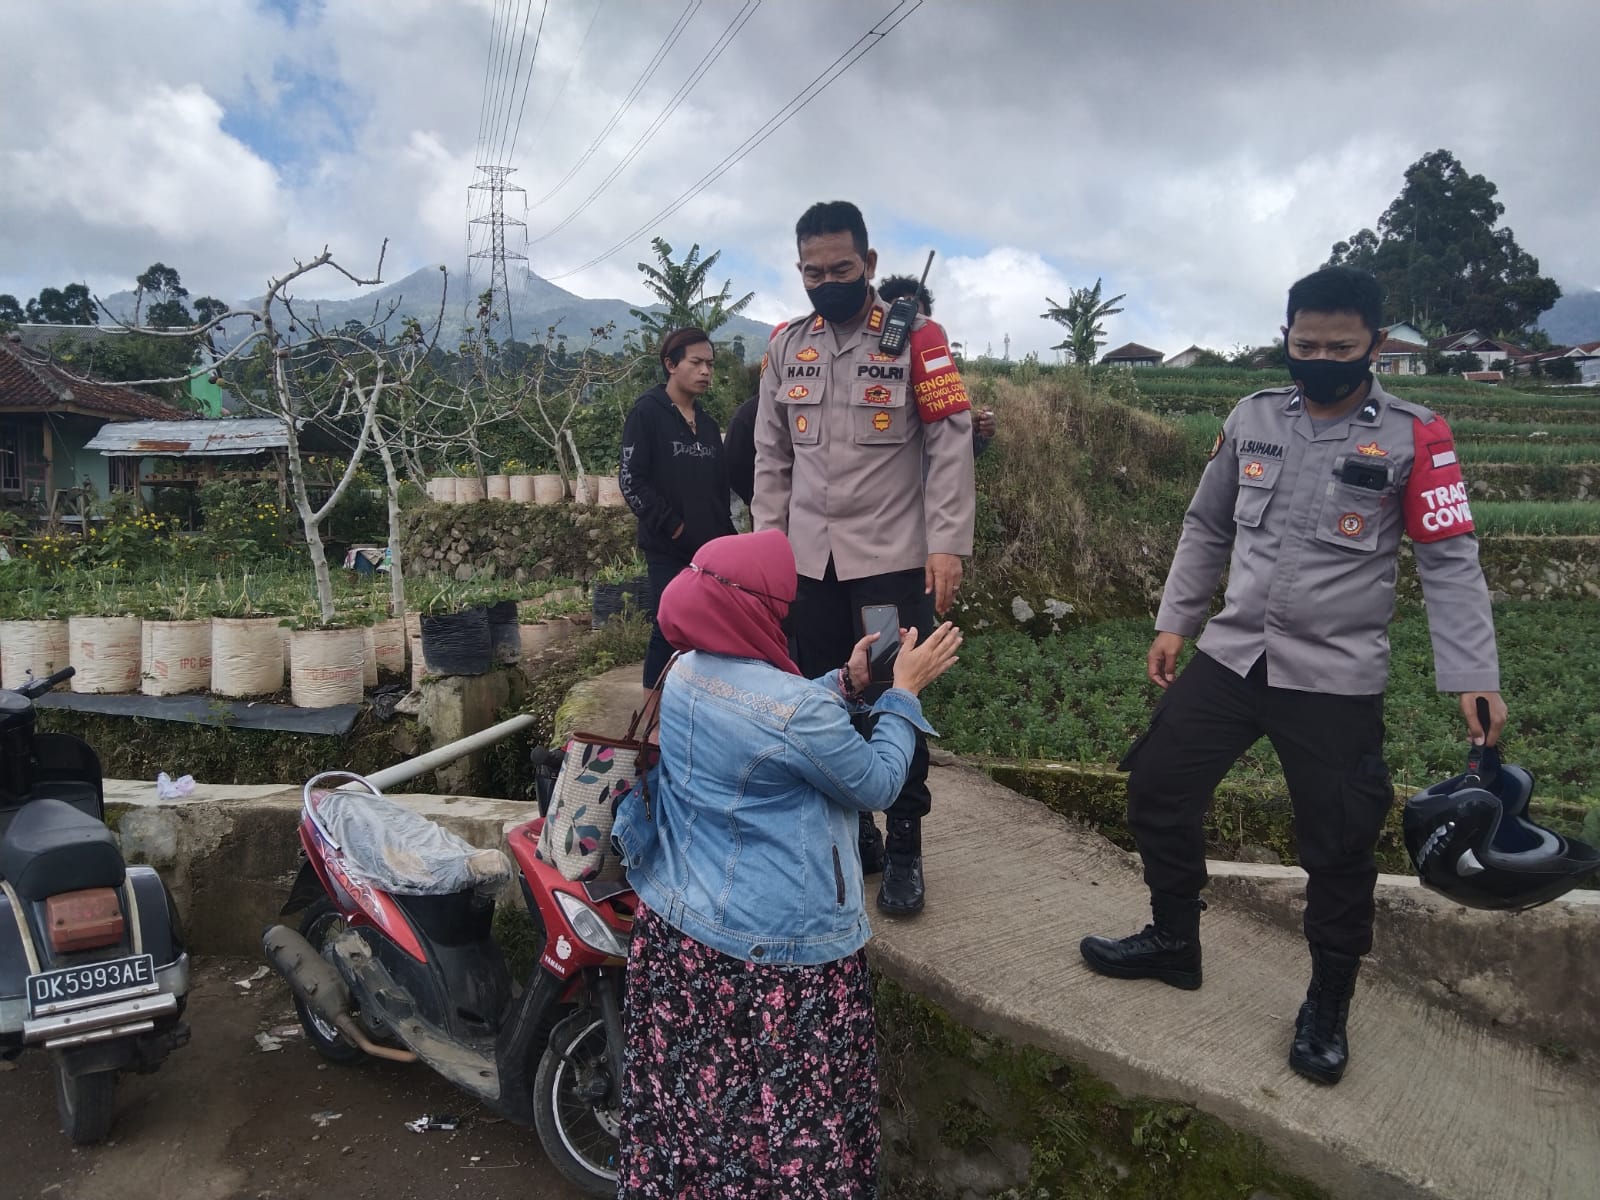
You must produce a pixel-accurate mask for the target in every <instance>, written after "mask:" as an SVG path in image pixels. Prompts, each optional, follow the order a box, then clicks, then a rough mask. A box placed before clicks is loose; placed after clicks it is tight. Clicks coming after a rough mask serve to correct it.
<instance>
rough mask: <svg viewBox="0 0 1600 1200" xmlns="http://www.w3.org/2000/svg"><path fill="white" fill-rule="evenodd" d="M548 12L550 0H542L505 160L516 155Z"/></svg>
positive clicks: (508, 160)
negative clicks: (514, 124)
mask: <svg viewBox="0 0 1600 1200" xmlns="http://www.w3.org/2000/svg"><path fill="white" fill-rule="evenodd" d="M549 12H550V0H544V7H543V8H542V9H540V10H539V29H538V31H537V32H536V33H535V34H534V35H533V54H532V55H531V56H529V58H528V74H527V76H526V77H524V79H523V81H522V104H521V105H520V106H519V107H518V108H517V127H516V129H515V130H514V131H513V132H512V134H511V145H510V147H509V148H508V149H507V150H506V161H507V162H510V161H511V160H512V159H513V158H515V157H516V153H517V138H518V137H520V136H521V135H522V114H523V112H524V111H526V109H527V107H528V87H529V85H530V84H532V83H533V67H534V64H535V63H537V62H538V61H539V43H540V42H541V41H543V40H544V19H545V16H546V15H547V14H548V13H549Z"/></svg>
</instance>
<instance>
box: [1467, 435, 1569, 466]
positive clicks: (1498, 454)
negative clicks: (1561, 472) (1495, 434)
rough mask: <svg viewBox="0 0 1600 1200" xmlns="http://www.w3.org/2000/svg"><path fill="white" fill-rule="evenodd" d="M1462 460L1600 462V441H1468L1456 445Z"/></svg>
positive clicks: (1540, 462) (1482, 461) (1468, 461)
mask: <svg viewBox="0 0 1600 1200" xmlns="http://www.w3.org/2000/svg"><path fill="white" fill-rule="evenodd" d="M1456 450H1457V451H1458V452H1459V453H1460V455H1461V461H1462V462H1463V463H1465V464H1468V465H1471V464H1473V463H1508V464H1519V465H1520V464H1523V463H1531V464H1536V465H1538V464H1544V463H1600V441H1596V442H1549V441H1545V440H1544V439H1542V438H1541V439H1540V440H1538V441H1534V442H1494V441H1467V440H1462V441H1458V442H1457V443H1456Z"/></svg>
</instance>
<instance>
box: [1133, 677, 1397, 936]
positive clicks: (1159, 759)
mask: <svg viewBox="0 0 1600 1200" xmlns="http://www.w3.org/2000/svg"><path fill="white" fill-rule="evenodd" d="M1263 735H1265V736H1266V737H1267V739H1268V740H1269V741H1271V742H1272V745H1273V748H1274V749H1276V750H1277V752H1278V758H1279V760H1280V761H1281V762H1282V764H1283V774H1284V779H1285V781H1286V782H1287V783H1288V785H1289V801H1290V803H1291V804H1292V805H1293V807H1294V836H1295V845H1296V848H1297V850H1298V852H1299V859H1300V865H1301V866H1302V867H1304V868H1305V870H1306V873H1307V875H1308V876H1309V877H1310V878H1309V880H1308V881H1307V883H1306V910H1305V933H1306V940H1307V941H1310V942H1312V943H1314V944H1317V945H1321V946H1326V947H1328V948H1329V949H1332V950H1338V951H1340V952H1342V953H1345V954H1357V955H1360V954H1365V953H1367V952H1368V951H1369V950H1371V949H1372V916H1373V903H1372V893H1373V889H1374V887H1375V886H1376V884H1377V879H1378V868H1377V864H1376V861H1375V859H1374V857H1373V851H1374V849H1375V848H1376V846H1377V842H1378V835H1379V833H1380V832H1381V831H1382V829H1383V823H1384V819H1385V817H1386V816H1387V815H1388V812H1389V809H1390V807H1391V806H1392V805H1393V803H1394V791H1393V788H1392V786H1391V785H1390V782H1389V772H1388V770H1387V769H1386V768H1385V766H1384V763H1383V696H1382V695H1381V694H1379V695H1376V696H1335V695H1330V694H1327V693H1323V692H1298V691H1291V690H1290V689H1288V688H1275V687H1270V686H1268V684H1267V663H1266V658H1265V657H1262V658H1260V659H1258V660H1257V661H1256V664H1255V666H1254V667H1252V668H1251V670H1250V674H1249V675H1248V676H1247V677H1245V678H1243V679H1241V678H1240V677H1239V676H1237V675H1235V674H1234V673H1233V672H1232V671H1230V670H1229V669H1228V668H1227V667H1225V666H1223V665H1222V664H1221V663H1219V662H1217V661H1216V659H1214V658H1211V657H1210V656H1208V655H1206V654H1204V653H1198V654H1196V655H1195V656H1194V659H1193V660H1192V661H1191V662H1190V663H1189V665H1188V666H1187V667H1185V668H1184V670H1183V672H1182V673H1181V674H1180V675H1179V676H1178V678H1177V679H1175V680H1174V681H1173V682H1172V684H1171V686H1170V687H1168V688H1167V690H1166V693H1165V694H1164V695H1163V696H1162V697H1161V701H1160V703H1158V704H1157V705H1156V710H1155V713H1154V715H1152V716H1151V718H1150V727H1149V728H1148V729H1147V730H1146V731H1145V733H1144V734H1143V736H1141V737H1140V738H1139V740H1138V741H1136V742H1134V744H1133V746H1132V748H1131V749H1129V751H1128V753H1127V756H1126V757H1125V758H1124V759H1123V760H1122V763H1121V767H1122V769H1123V770H1125V771H1129V772H1131V774H1130V775H1129V777H1128V825H1129V826H1130V827H1131V828H1132V830H1133V835H1134V838H1135V839H1136V840H1137V842H1138V845H1139V854H1140V857H1142V858H1143V859H1144V878H1145V883H1146V884H1148V885H1149V887H1150V890H1151V891H1152V892H1163V893H1166V894H1168V895H1171V896H1179V897H1194V896H1198V895H1199V894H1200V889H1201V888H1203V887H1204V886H1205V885H1206V881H1207V875H1206V865H1205V856H1206V847H1205V833H1204V820H1205V813H1206V809H1207V807H1208V806H1209V805H1210V803H1211V794H1212V792H1213V790H1214V789H1215V788H1216V786H1217V784H1218V783H1219V782H1220V781H1221V779H1222V777H1223V776H1224V775H1225V774H1227V772H1228V768H1229V767H1231V766H1232V765H1233V764H1234V762H1235V761H1236V760H1237V759H1238V758H1239V756H1240V755H1242V754H1243V753H1244V752H1245V751H1246V750H1248V749H1249V748H1250V747H1251V746H1253V745H1254V744H1255V743H1256V741H1257V740H1259V739H1260V738H1261V737H1262V736H1263Z"/></svg>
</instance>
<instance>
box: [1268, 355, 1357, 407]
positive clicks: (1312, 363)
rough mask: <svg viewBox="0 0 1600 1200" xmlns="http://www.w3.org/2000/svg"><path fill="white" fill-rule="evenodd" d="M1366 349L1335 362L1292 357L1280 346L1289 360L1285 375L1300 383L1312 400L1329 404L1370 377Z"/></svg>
mask: <svg viewBox="0 0 1600 1200" xmlns="http://www.w3.org/2000/svg"><path fill="white" fill-rule="evenodd" d="M1371 353H1372V347H1371V346H1368V347H1367V353H1366V354H1364V355H1362V356H1361V357H1360V358H1358V359H1355V360H1353V361H1351V362H1337V361H1335V360H1334V359H1330V358H1296V357H1295V356H1294V355H1292V354H1290V353H1289V350H1288V347H1287V346H1285V347H1284V358H1285V359H1287V361H1288V363H1289V375H1290V376H1291V377H1292V378H1293V379H1294V381H1295V382H1296V383H1298V384H1299V385H1300V391H1301V392H1302V394H1304V396H1305V398H1306V399H1307V400H1309V401H1310V402H1311V403H1312V404H1320V405H1321V406H1322V407H1324V408H1332V407H1334V406H1336V405H1339V404H1342V403H1344V401H1346V400H1348V399H1350V397H1351V396H1353V395H1355V393H1356V390H1357V389H1358V388H1359V387H1360V386H1361V385H1362V384H1363V383H1365V382H1366V381H1367V380H1368V379H1369V378H1370V377H1371V370H1372V363H1371V361H1370V355H1371Z"/></svg>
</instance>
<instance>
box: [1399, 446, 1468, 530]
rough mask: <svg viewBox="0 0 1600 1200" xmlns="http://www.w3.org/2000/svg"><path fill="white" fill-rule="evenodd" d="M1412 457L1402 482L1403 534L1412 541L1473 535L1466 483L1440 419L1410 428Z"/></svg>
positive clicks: (1454, 449) (1453, 448) (1453, 447)
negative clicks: (1405, 478) (1403, 502)
mask: <svg viewBox="0 0 1600 1200" xmlns="http://www.w3.org/2000/svg"><path fill="white" fill-rule="evenodd" d="M1411 438H1412V447H1413V451H1414V455H1415V456H1414V457H1413V459H1412V461H1411V476H1410V478H1408V479H1407V480H1406V491H1405V516H1406V533H1407V534H1408V535H1410V537H1411V540H1412V541H1414V542H1440V541H1443V540H1444V539H1445V538H1451V537H1457V536H1459V535H1461V534H1463V533H1471V532H1473V526H1472V509H1471V508H1470V507H1469V506H1468V504H1467V484H1466V481H1465V480H1463V479H1462V478H1461V464H1460V463H1459V462H1458V461H1457V460H1456V443H1455V438H1454V437H1453V436H1452V435H1451V433H1450V426H1449V425H1447V424H1446V423H1445V420H1444V418H1443V417H1435V418H1434V419H1433V420H1432V421H1429V422H1428V423H1427V424H1423V423H1422V422H1421V421H1414V422H1413V423H1412V427H1411Z"/></svg>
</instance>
